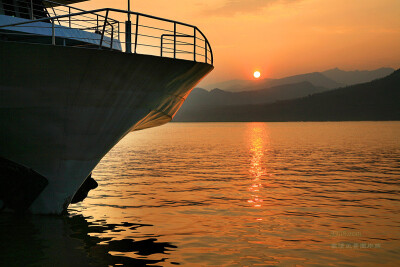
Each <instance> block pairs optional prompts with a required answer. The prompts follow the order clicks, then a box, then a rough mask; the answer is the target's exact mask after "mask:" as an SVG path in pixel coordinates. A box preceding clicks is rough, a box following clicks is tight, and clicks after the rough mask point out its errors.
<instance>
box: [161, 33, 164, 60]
mask: <svg viewBox="0 0 400 267" xmlns="http://www.w3.org/2000/svg"><path fill="white" fill-rule="evenodd" d="M163 41H164V34H161V53H160V57H162V52H163Z"/></svg>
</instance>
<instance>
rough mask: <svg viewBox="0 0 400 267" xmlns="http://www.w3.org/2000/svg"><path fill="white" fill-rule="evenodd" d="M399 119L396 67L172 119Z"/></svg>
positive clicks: (399, 77)
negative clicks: (362, 79) (268, 100)
mask: <svg viewBox="0 0 400 267" xmlns="http://www.w3.org/2000/svg"><path fill="white" fill-rule="evenodd" d="M352 120H355V121H359V120H361V121H365V120H400V69H399V70H396V71H394V72H393V73H392V74H390V75H388V76H386V77H384V78H379V79H376V80H373V81H371V82H366V83H361V84H356V85H352V86H348V87H342V88H339V89H334V90H330V91H327V92H320V93H315V94H313V95H310V96H306V97H301V98H297V99H292V100H284V101H278V102H276V103H272V104H256V105H236V106H225V107H221V106H210V105H208V106H207V105H203V106H199V107H197V108H195V109H193V110H191V111H190V112H188V113H186V114H184V113H179V112H178V114H177V116H176V117H175V119H174V121H352Z"/></svg>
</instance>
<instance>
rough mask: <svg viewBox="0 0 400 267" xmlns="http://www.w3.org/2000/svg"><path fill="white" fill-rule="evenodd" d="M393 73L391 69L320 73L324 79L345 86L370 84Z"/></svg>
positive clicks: (336, 69) (337, 70)
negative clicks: (326, 78)
mask: <svg viewBox="0 0 400 267" xmlns="http://www.w3.org/2000/svg"><path fill="white" fill-rule="evenodd" d="M393 72H394V69H392V68H380V69H376V70H363V71H360V70H355V71H344V70H340V69H338V68H335V69H331V70H327V71H324V72H322V74H323V75H325V76H326V77H328V78H330V79H332V80H334V81H336V82H338V83H342V84H345V85H353V84H357V83H365V82H370V81H372V80H375V79H379V78H382V77H385V76H387V75H389V74H391V73H393Z"/></svg>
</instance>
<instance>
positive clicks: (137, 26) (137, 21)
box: [135, 14, 139, 54]
mask: <svg viewBox="0 0 400 267" xmlns="http://www.w3.org/2000/svg"><path fill="white" fill-rule="evenodd" d="M138 31H139V14H137V15H136V30H135V54H136V49H137V38H138Z"/></svg>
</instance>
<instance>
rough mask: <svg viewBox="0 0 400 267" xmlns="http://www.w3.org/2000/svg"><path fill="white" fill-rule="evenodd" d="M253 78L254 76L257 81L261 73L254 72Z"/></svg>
mask: <svg viewBox="0 0 400 267" xmlns="http://www.w3.org/2000/svg"><path fill="white" fill-rule="evenodd" d="M253 76H254V78H256V79H258V78H260V76H261V73H260V72H259V71H255V72H254V73H253Z"/></svg>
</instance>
